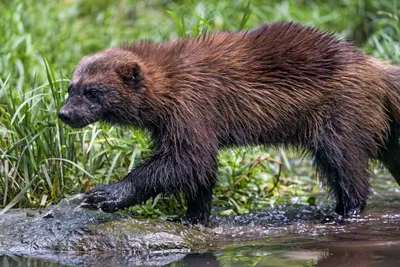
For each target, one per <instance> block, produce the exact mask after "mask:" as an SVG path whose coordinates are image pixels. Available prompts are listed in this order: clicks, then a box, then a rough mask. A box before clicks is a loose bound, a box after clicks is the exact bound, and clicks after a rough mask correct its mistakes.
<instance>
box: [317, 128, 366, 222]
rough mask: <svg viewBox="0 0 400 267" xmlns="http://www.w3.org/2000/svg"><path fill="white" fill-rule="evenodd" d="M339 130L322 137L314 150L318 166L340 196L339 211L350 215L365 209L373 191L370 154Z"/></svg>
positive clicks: (330, 185)
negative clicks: (371, 187) (369, 164)
mask: <svg viewBox="0 0 400 267" xmlns="http://www.w3.org/2000/svg"><path fill="white" fill-rule="evenodd" d="M343 139H344V138H343V136H339V135H338V134H336V133H332V134H330V135H328V134H325V135H324V136H320V137H319V138H318V140H317V141H316V144H315V147H314V148H312V149H311V150H312V153H313V155H314V158H315V165H316V167H317V170H318V171H319V173H320V175H321V176H322V178H323V179H324V180H325V181H326V183H327V185H328V186H329V187H330V190H332V193H333V194H334V196H335V198H336V209H335V211H336V212H337V213H338V214H341V215H344V216H349V215H353V214H357V213H359V212H361V211H362V210H363V209H364V206H365V204H366V201H367V199H368V195H369V192H370V189H369V188H370V186H369V177H368V176H369V175H368V171H367V167H368V157H367V155H366V154H367V153H366V152H365V151H363V150H362V149H360V148H359V147H357V144H356V143H354V142H351V141H350V140H347V141H346V140H343Z"/></svg>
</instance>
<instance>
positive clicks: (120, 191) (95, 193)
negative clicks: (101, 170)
mask: <svg viewBox="0 0 400 267" xmlns="http://www.w3.org/2000/svg"><path fill="white" fill-rule="evenodd" d="M131 197H132V193H131V192H127V191H126V190H124V188H123V185H121V184H118V183H116V184H110V185H101V186H99V187H97V188H95V189H93V190H91V191H89V192H87V193H86V194H85V199H84V201H83V203H82V207H85V208H89V209H101V210H102V211H104V212H115V211H117V210H120V209H124V208H126V207H129V206H131V205H132V204H131V202H132V201H131Z"/></svg>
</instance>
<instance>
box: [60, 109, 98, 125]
mask: <svg viewBox="0 0 400 267" xmlns="http://www.w3.org/2000/svg"><path fill="white" fill-rule="evenodd" d="M58 117H59V118H60V119H61V120H62V121H63V122H64V123H65V124H67V125H69V126H71V127H72V128H83V127H85V126H88V125H89V124H92V123H94V122H96V121H98V120H97V119H95V118H93V117H81V116H79V115H77V114H75V113H71V112H70V111H69V110H68V109H64V108H62V109H61V110H60V112H59V113H58Z"/></svg>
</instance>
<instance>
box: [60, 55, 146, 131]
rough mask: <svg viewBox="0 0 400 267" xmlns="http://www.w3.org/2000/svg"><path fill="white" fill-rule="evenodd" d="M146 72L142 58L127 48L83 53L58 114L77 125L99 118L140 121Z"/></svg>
mask: <svg viewBox="0 0 400 267" xmlns="http://www.w3.org/2000/svg"><path fill="white" fill-rule="evenodd" d="M144 76H145V75H144V73H143V69H142V66H141V64H140V63H139V59H138V58H137V57H136V56H135V54H134V53H132V52H131V51H128V50H124V49H120V48H112V49H108V50H105V51H103V52H100V53H98V54H95V55H93V56H88V57H84V58H83V59H82V60H81V61H80V62H79V64H78V66H77V68H76V70H75V72H74V74H73V77H72V80H71V83H70V84H69V86H68V98H67V101H66V103H65V105H64V106H63V107H62V108H61V110H60V112H59V117H60V119H61V120H62V121H63V122H65V123H66V124H68V125H70V126H72V127H74V128H81V127H84V126H87V125H89V124H91V123H93V122H96V121H99V120H100V121H105V122H110V123H120V124H136V123H140V116H139V113H140V108H141V104H142V102H143V98H144V96H145V94H146V87H145V86H144V80H145V77H144Z"/></svg>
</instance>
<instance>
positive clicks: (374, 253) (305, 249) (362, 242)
mask: <svg viewBox="0 0 400 267" xmlns="http://www.w3.org/2000/svg"><path fill="white" fill-rule="evenodd" d="M393 203H394V202H393V201H391V202H390V207H391V208H393V206H395V205H394V204H393ZM396 203H397V202H396ZM378 207H379V205H375V206H373V205H372V209H371V210H369V211H368V212H367V214H364V215H363V216H359V217H355V218H351V219H346V220H339V219H337V218H336V219H334V220H331V221H330V220H322V221H320V220H319V219H320V218H319V216H316V215H315V214H314V215H313V216H314V217H313V220H308V221H304V220H303V219H302V218H300V219H298V220H297V221H296V220H294V219H293V221H292V222H291V223H290V222H286V223H284V224H283V225H281V224H279V223H278V222H275V221H274V220H276V216H272V217H274V218H272V219H271V217H270V216H268V214H271V213H270V212H264V213H263V212H260V213H257V214H254V215H247V216H243V217H236V218H230V219H226V218H223V219H221V220H216V221H214V231H215V233H216V234H217V235H219V238H217V239H216V242H215V243H211V244H207V246H206V247H202V248H199V252H198V253H191V254H187V255H185V254H182V253H180V254H179V253H178V254H171V255H160V257H153V258H140V257H135V256H128V255H124V253H123V252H121V254H119V255H107V254H104V253H103V254H101V255H91V254H79V253H56V254H55V253H51V252H49V254H48V255H46V254H43V253H42V254H38V255H31V256H30V257H24V256H15V255H14V256H6V255H2V256H0V266H2V267H3V266H4V267H16V266H35V267H41V266H54V267H56V266H57V267H58V266H171V267H172V266H301V267H304V266H324V267H329V266H332V267H333V266H335V267H337V266H349V267H358V266H360V267H361V266H362V267H374V266H385V267H391V266H393V267H394V266H400V253H399V252H400V210H397V211H394V210H388V209H387V208H385V207H380V208H379V209H378ZM316 212H317V211H316ZM275 213H276V214H280V216H284V211H283V210H281V211H279V210H278V211H277V210H275ZM288 214H291V213H290V212H288ZM318 214H319V213H318ZM288 216H289V215H288Z"/></svg>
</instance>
